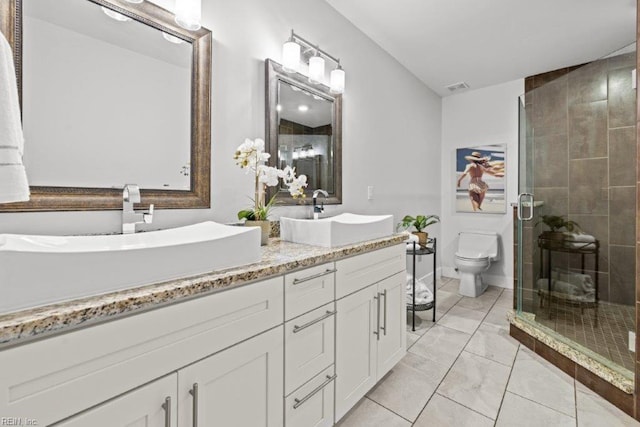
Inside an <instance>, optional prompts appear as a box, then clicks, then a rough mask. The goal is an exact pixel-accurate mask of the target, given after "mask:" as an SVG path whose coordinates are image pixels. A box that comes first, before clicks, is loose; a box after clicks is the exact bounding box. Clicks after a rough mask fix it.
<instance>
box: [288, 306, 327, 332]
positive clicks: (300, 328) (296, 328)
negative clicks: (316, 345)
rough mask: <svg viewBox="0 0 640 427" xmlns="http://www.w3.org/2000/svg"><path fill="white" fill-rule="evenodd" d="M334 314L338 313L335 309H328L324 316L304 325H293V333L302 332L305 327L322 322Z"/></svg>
mask: <svg viewBox="0 0 640 427" xmlns="http://www.w3.org/2000/svg"><path fill="white" fill-rule="evenodd" d="M334 314H336V312H335V311H327V312H326V313H325V314H323V315H322V316H320V317H318V318H317V319H315V320H312V321H310V322H307V323H305V324H304V325H302V326H298V325H293V333H294V334H297V333H298V332H300V331H301V330H303V329H306V328H308V327H309V326H311V325H315V324H316V323H318V322H322V321H323V320H324V319H326V318H328V317H331V316H333V315H334Z"/></svg>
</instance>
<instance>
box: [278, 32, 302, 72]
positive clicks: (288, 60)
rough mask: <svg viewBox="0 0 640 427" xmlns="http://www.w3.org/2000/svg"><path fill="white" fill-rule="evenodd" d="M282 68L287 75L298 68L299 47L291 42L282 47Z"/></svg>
mask: <svg viewBox="0 0 640 427" xmlns="http://www.w3.org/2000/svg"><path fill="white" fill-rule="evenodd" d="M282 68H284V70H285V71H286V72H288V73H293V72H294V71H298V69H299V68H300V45H299V44H298V43H296V42H294V41H292V40H289V41H288V42H286V43H285V44H283V45H282Z"/></svg>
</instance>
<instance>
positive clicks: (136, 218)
mask: <svg viewBox="0 0 640 427" xmlns="http://www.w3.org/2000/svg"><path fill="white" fill-rule="evenodd" d="M134 203H140V187H138V186H137V185H135V184H127V185H125V186H124V189H123V190H122V234H133V233H135V232H136V224H143V223H144V224H151V222H153V204H151V205H149V212H136V211H135V210H134V208H133V204H134Z"/></svg>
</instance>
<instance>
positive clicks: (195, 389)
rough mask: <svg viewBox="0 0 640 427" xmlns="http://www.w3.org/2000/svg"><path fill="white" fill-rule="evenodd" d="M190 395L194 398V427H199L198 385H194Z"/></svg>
mask: <svg viewBox="0 0 640 427" xmlns="http://www.w3.org/2000/svg"><path fill="white" fill-rule="evenodd" d="M189 394H190V395H191V396H193V409H192V411H193V427H198V383H194V384H193V388H192V389H191V390H189Z"/></svg>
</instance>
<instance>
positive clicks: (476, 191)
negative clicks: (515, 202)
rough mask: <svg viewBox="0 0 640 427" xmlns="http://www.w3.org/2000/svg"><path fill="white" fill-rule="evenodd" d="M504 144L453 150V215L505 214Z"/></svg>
mask: <svg viewBox="0 0 640 427" xmlns="http://www.w3.org/2000/svg"><path fill="white" fill-rule="evenodd" d="M505 167H506V145H504V144H502V145H483V146H479V147H468V148H458V149H457V150H456V200H455V203H456V212H471V213H499V214H503V213H505V212H506V211H507V200H506V182H507V181H506V177H505V173H506V169H505Z"/></svg>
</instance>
